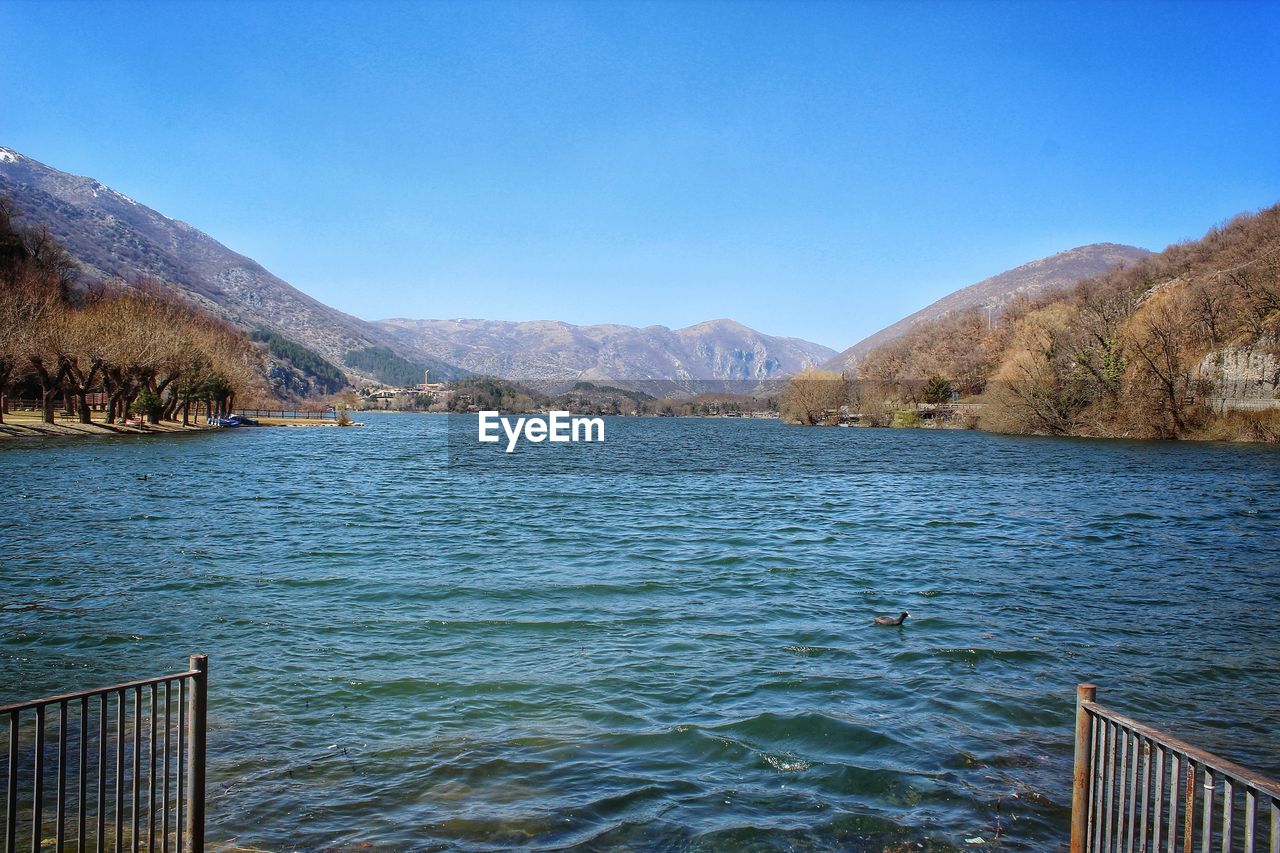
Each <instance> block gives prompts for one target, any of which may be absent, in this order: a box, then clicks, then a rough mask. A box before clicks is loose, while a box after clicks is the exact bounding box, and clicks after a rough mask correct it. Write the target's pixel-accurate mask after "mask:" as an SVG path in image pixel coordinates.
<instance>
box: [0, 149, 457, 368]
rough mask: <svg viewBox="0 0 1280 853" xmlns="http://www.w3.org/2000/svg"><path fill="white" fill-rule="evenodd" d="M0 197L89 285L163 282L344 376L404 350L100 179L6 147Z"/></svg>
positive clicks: (0, 155)
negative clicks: (350, 367) (350, 359)
mask: <svg viewBox="0 0 1280 853" xmlns="http://www.w3.org/2000/svg"><path fill="white" fill-rule="evenodd" d="M0 195H5V196H8V197H9V198H10V199H11V200H12V201H13V202H14V204H16V205H17V207H18V208H19V209H20V210H21V212H22V214H23V220H22V221H24V222H26V223H29V224H35V225H45V226H47V227H48V228H49V231H50V233H51V234H52V235H53V237H54V238H55V239H57V241H58V242H59V243H61V244H62V245H63V246H64V247H66V249H67V251H69V252H70V253H71V254H72V255H73V256H74V257H75V258H76V260H77V261H79V262H80V264H81V266H82V268H83V272H84V274H85V275H86V276H87V277H89V278H91V279H102V280H105V279H120V280H122V281H124V282H126V283H129V284H136V283H138V282H139V281H140V280H142V279H150V280H154V281H158V282H159V283H161V284H162V285H163V286H165V287H168V288H171V289H173V290H174V291H176V292H177V293H178V294H180V295H182V296H184V297H186V298H188V299H189V300H191V301H192V302H194V303H195V304H197V305H199V306H200V307H202V308H204V309H205V310H207V311H209V312H211V313H213V314H214V315H216V316H218V317H221V318H223V319H224V320H227V321H228V322H230V323H232V324H234V325H236V326H239V327H241V328H243V329H245V330H247V331H255V330H258V329H266V330H269V331H272V332H276V333H278V334H279V335H282V336H284V337H285V338H287V339H289V340H291V341H294V342H296V343H298V344H301V345H303V346H304V347H307V348H309V349H311V350H314V351H315V352H317V353H319V354H320V355H322V356H324V357H325V358H326V359H328V360H329V361H331V362H332V363H333V364H334V365H337V366H339V367H342V368H344V369H346V368H347V365H345V364H344V358H345V357H346V354H347V353H348V352H351V351H354V350H360V349H364V348H366V347H389V348H392V349H396V350H403V344H401V343H400V342H399V340H398V339H396V338H395V337H394V336H392V335H390V334H388V333H387V332H386V331H384V330H382V329H380V328H379V327H377V326H375V325H373V324H372V323H369V322H366V321H365V320H361V319H359V318H357V317H352V316H351V315H349V314H344V313H343V312H341V311H339V310H337V309H336V308H331V307H330V306H328V305H325V304H324V303H322V302H320V301H319V300H317V299H314V298H312V297H310V296H308V295H307V294H305V293H303V292H302V291H300V290H298V289H296V288H294V287H293V286H291V285H290V284H289V283H288V282H286V281H284V280H282V279H280V278H279V277H277V276H275V275H272V274H271V273H270V272H268V271H267V270H266V269H264V268H263V267H262V265H261V264H259V263H257V262H256V261H254V260H252V259H251V258H247V257H245V256H244V255H241V254H238V253H237V252H234V251H232V250H231V249H229V248H227V247H226V246H224V245H222V244H221V243H219V242H218V241H217V240H215V239H213V238H212V237H210V236H209V235H208V234H205V233H204V232H202V231H200V230H198V229H196V228H193V227H192V226H190V225H188V224H186V223H185V222H179V221H178V220H175V219H170V218H169V217H167V216H165V215H164V214H162V213H159V212H158V211H155V210H152V209H151V208H149V207H147V206H145V205H143V204H139V203H138V202H136V201H134V200H133V199H131V198H129V197H128V196H126V195H124V194H123V193H120V192H117V191H115V190H113V189H111V188H110V187H108V186H106V185H104V184H102V183H101V182H100V181H97V180H94V179H93V178H87V177H81V176H78V175H71V174H68V173H66V172H60V171H58V170H57V169H54V168H52V167H50V166H46V165H45V164H43V163H41V162H39V161H37V160H33V159H31V158H30V157H26V156H24V155H22V154H19V153H18V152H16V151H14V150H12V149H9V148H0ZM401 354H403V355H406V356H411V357H412V358H413V359H414V360H415V361H420V362H423V363H424V364H429V366H431V367H433V368H434V369H435V370H436V371H437V372H438V373H440V374H441V375H442V376H443V375H447V376H455V375H461V371H458V370H457V369H456V368H454V367H453V366H451V365H446V364H444V363H442V362H436V363H432V359H431V358H430V356H429V355H427V354H425V353H419V352H401Z"/></svg>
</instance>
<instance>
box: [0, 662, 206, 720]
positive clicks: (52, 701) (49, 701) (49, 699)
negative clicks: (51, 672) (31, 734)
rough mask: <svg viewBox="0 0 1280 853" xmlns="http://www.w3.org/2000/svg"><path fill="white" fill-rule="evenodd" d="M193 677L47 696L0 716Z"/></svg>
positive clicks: (1, 708) (181, 675) (184, 675)
mask: <svg viewBox="0 0 1280 853" xmlns="http://www.w3.org/2000/svg"><path fill="white" fill-rule="evenodd" d="M192 675H195V673H194V672H192V671H187V672H175V673H173V674H172V675H158V676H156V677H155V678H140V679H138V680H137V681H124V682H121V683H120V684H112V685H111V686H109V687H95V688H94V689H92V690H79V691H76V692H74V693H63V694H60V695H58V696H46V697H44V698H43V699H32V700H31V701H29V702H18V703H16V704H13V705H2V706H0V714H8V713H12V712H14V711H31V710H34V709H36V708H38V707H40V706H41V705H45V706H48V705H56V704H57V703H59V702H69V701H71V700H72V699H82V698H85V697H89V696H104V695H110V694H112V693H116V692H118V691H121V690H132V689H133V688H135V687H146V686H147V685H149V684H158V683H159V682H162V681H174V680H176V679H179V678H188V677H190V676H192Z"/></svg>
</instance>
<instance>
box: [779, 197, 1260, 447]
mask: <svg viewBox="0 0 1280 853" xmlns="http://www.w3.org/2000/svg"><path fill="white" fill-rule="evenodd" d="M1278 332H1280V205H1277V206H1274V207H1271V208H1268V209H1265V210H1262V211H1260V212H1258V213H1256V214H1246V215H1242V216H1239V217H1236V218H1235V219H1233V220H1232V221H1230V222H1229V223H1227V224H1225V225H1223V226H1221V227H1218V228H1214V229H1213V230H1211V231H1210V232H1209V233H1208V234H1207V235H1205V236H1204V237H1203V238H1202V239H1200V240H1195V241H1188V242H1185V243H1179V244H1175V245H1173V246H1170V247H1169V248H1168V249H1166V250H1165V251H1163V252H1161V253H1160V254H1158V255H1152V256H1150V257H1149V258H1146V259H1143V260H1141V261H1138V262H1136V263H1134V264H1132V265H1130V266H1126V267H1122V268H1117V269H1114V270H1112V271H1111V272H1109V273H1106V274H1104V275H1102V276H1099V277H1096V278H1090V279H1085V280H1083V281H1081V282H1079V283H1078V284H1077V285H1075V286H1074V287H1072V288H1070V289H1068V290H1066V291H1059V292H1056V293H1051V294H1046V295H1042V296H1040V297H1038V298H1034V299H1030V298H1025V297H1024V298H1016V299H1014V300H1013V302H1012V303H1011V304H1009V305H1008V306H1007V307H1006V308H1005V309H1004V310H1003V311H1002V312H1001V313H1000V314H999V316H998V317H997V318H994V320H993V318H991V317H989V316H988V314H987V312H986V311H985V310H983V309H981V308H974V309H971V310H968V311H962V312H958V313H954V314H951V315H949V316H947V317H944V318H942V319H940V320H937V321H934V322H930V323H926V324H921V325H919V326H917V327H915V328H914V329H912V330H911V331H910V332H909V333H907V334H906V335H904V336H903V337H901V338H899V339H897V340H895V341H892V342H890V343H888V344H886V345H884V346H881V347H879V348H878V349H876V350H873V351H872V352H870V353H868V354H867V356H866V357H865V358H864V359H862V361H861V362H860V363H859V364H858V365H857V370H856V373H852V374H849V373H846V374H838V373H833V372H827V371H821V370H809V371H805V372H803V373H801V374H799V375H797V376H795V377H793V378H792V379H791V381H790V382H789V383H788V386H787V389H786V391H785V393H784V394H783V398H782V416H783V418H784V419H786V420H788V421H790V422H792V423H799V424H806V425H814V424H823V423H828V424H830V423H837V422H840V421H842V420H844V421H845V422H849V421H856V422H859V423H862V424H864V425H870V426H887V425H890V424H891V423H893V421H894V419H895V415H896V416H897V417H898V419H899V421H901V415H902V413H903V412H904V411H905V412H908V413H911V412H915V413H923V414H925V415H926V416H928V417H929V418H930V419H931V420H935V421H936V422H938V423H940V424H941V423H943V422H946V421H950V423H951V424H952V425H964V426H970V427H977V428H981V429H984V430H988V431H993V432H1004V433H1015V434H1045V435H1080V436H1097V437H1130V438H1191V439H1225V440H1236V441H1262V442H1272V443H1274V442H1280V409H1278V408H1276V406H1277V404H1278V403H1280V401H1278V400H1277V395H1278V394H1280V391H1278V388H1280V338H1278ZM954 400H958V401H960V403H961V405H960V406H954V405H952V402H953V401H954Z"/></svg>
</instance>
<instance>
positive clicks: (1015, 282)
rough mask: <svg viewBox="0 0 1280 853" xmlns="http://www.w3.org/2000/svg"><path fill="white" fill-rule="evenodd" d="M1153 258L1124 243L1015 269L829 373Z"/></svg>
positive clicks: (874, 338)
mask: <svg viewBox="0 0 1280 853" xmlns="http://www.w3.org/2000/svg"><path fill="white" fill-rule="evenodd" d="M1150 254H1151V252H1149V251H1147V250H1146V249H1140V248H1138V247H1137V246H1125V245H1121V244H1118V243H1091V244H1090V245H1087V246H1078V247H1076V248H1074V249H1068V250H1067V251H1065V252H1058V253H1057V254H1056V255H1050V256H1048V257H1046V258H1040V259H1039V260H1036V261H1031V262H1030V263H1026V264H1023V265H1022V266H1019V267H1014V268H1013V269H1011V270H1006V271H1005V272H1002V273H1000V274H999V275H994V276H991V277H990V278H986V279H983V280H982V281H980V282H978V283H976V284H971V285H969V286H968V287H964V288H961V289H960V290H957V291H955V292H954V293H950V294H948V295H946V296H944V297H942V298H941V299H939V300H938V301H937V302H934V303H933V304H931V305H928V306H926V307H924V308H921V309H920V310H919V311H916V312H915V313H914V314H909V315H907V316H906V317H904V318H902V319H901V320H899V321H898V322H896V323H894V324H893V325H891V326H887V327H885V328H883V329H881V330H880V331H878V332H876V333H875V334H874V335H871V336H869V337H866V338H863V339H862V340H861V341H858V342H857V343H856V344H854V345H853V346H851V347H849V348H848V349H846V350H845V351H844V352H841V353H840V354H839V355H837V356H835V357H834V358H832V359H831V360H830V361H828V362H827V363H826V364H825V365H824V366H825V367H826V368H827V369H828V370H837V371H852V370H853V369H854V368H855V366H856V365H857V363H858V360H859V359H860V358H862V357H863V356H865V355H866V354H867V353H869V352H871V351H872V350H874V349H876V348H877V347H880V346H883V345H885V344H887V343H889V342H890V341H892V340H894V339H896V338H900V337H902V336H903V335H905V334H906V333H907V332H909V331H911V330H912V329H913V328H915V327H916V326H918V325H920V324H922V323H928V322H931V321H933V320H938V319H941V318H942V317H944V316H946V315H947V314H951V313H954V312H956V311H963V310H965V309H967V308H990V309H991V311H992V312H993V313H994V314H997V315H998V314H999V312H1000V310H1001V309H1002V308H1004V307H1005V306H1006V305H1008V304H1009V302H1010V301H1011V300H1013V299H1014V298H1016V297H1018V296H1036V295H1038V294H1041V293H1047V292H1052V291H1057V290H1065V289H1066V288H1068V287H1071V286H1072V285H1074V284H1075V283H1076V282H1078V281H1080V280H1081V279H1085V278H1092V277H1093V276H1097V275H1102V274H1103V273H1105V272H1107V271H1108V270H1111V269H1114V268H1115V267H1118V266H1121V265H1123V264H1131V263H1134V262H1136V261H1139V260H1142V259H1143V258H1145V257H1148V256H1149V255H1150Z"/></svg>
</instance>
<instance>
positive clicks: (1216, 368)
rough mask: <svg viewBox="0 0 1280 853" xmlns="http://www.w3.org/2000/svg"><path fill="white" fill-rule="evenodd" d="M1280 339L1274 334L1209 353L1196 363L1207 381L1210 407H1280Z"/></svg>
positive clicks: (1197, 371) (1220, 408)
mask: <svg viewBox="0 0 1280 853" xmlns="http://www.w3.org/2000/svg"><path fill="white" fill-rule="evenodd" d="M1277 352H1280V342H1277V341H1276V340H1275V339H1274V338H1271V339H1267V340H1262V341H1258V342H1256V343H1254V344H1252V345H1249V346H1239V347H1228V348H1227V349H1223V350H1218V351H1217V352H1212V353H1209V354H1208V355H1206V356H1205V357H1204V358H1203V359H1202V360H1201V361H1200V363H1199V365H1197V366H1196V375H1198V376H1199V377H1200V378H1201V379H1202V380H1204V382H1205V384H1206V390H1207V393H1208V395H1209V400H1208V403H1209V405H1210V407H1212V408H1214V409H1217V410H1225V409H1269V408H1280V358H1277Z"/></svg>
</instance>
